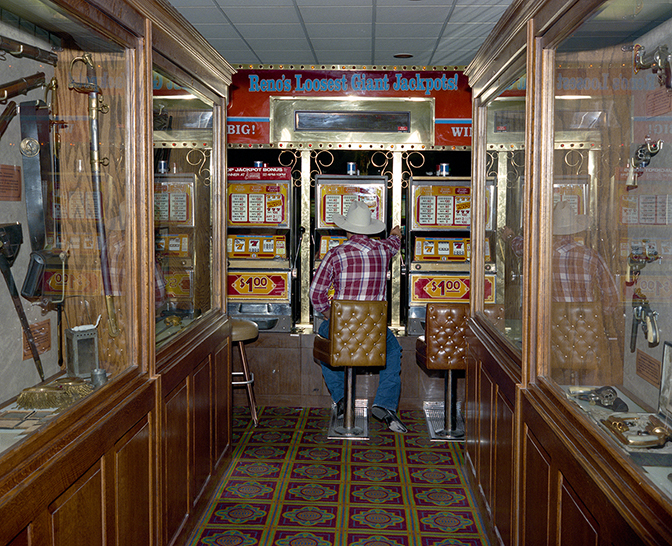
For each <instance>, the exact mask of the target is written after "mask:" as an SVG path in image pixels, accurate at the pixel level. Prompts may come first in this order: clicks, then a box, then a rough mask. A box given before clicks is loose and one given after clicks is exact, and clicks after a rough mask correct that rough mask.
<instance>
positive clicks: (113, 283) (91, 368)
mask: <svg viewBox="0 0 672 546" xmlns="http://www.w3.org/2000/svg"><path fill="white" fill-rule="evenodd" d="M109 24H110V25H114V23H112V22H109ZM112 28H113V27H112ZM119 34H120V39H121V36H123V31H122V32H120V33H119ZM0 50H1V51H0V53H2V55H0V139H1V141H0V181H1V183H0V219H1V221H0V269H2V273H3V281H0V284H2V287H1V288H0V315H1V316H2V317H3V328H2V333H1V334H0V351H2V355H3V365H2V366H1V367H0V451H2V450H3V449H5V448H7V447H8V446H10V445H13V444H14V443H15V442H17V441H20V440H21V439H22V438H25V437H26V435H28V434H30V432H31V431H34V430H37V429H39V428H40V426H41V425H42V424H44V423H47V422H50V420H53V418H54V416H55V415H56V414H58V413H59V412H61V411H63V410H64V409H67V408H68V407H70V406H71V405H73V404H75V403H76V402H77V401H78V400H80V399H81V398H82V397H84V396H89V395H91V393H93V392H94V390H95V389H99V388H102V387H103V385H104V384H105V383H106V382H107V381H110V380H113V379H114V377H116V376H117V375H119V374H120V373H121V372H122V371H123V370H125V369H126V368H127V367H128V366H129V362H132V361H134V359H132V358H130V355H129V354H128V343H127V341H128V336H127V332H128V318H129V316H131V313H129V309H128V305H129V299H128V294H129V286H130V280H129V278H128V275H127V267H126V266H127V264H128V263H129V262H128V255H129V249H128V248H127V246H126V244H125V241H126V228H127V224H128V221H127V216H126V213H127V208H126V199H127V188H128V182H129V180H128V173H129V169H128V157H129V150H130V149H131V145H130V143H129V142H128V130H127V127H128V126H129V122H130V120H131V118H130V112H129V107H128V105H129V93H128V90H129V89H130V88H131V87H132V86H133V85H134V84H133V81H134V73H133V70H132V66H133V65H132V59H133V55H132V54H131V53H130V52H129V50H127V49H125V48H124V47H122V46H120V45H118V44H116V43H113V42H112V41H111V40H109V39H107V38H105V37H102V36H100V35H98V34H97V33H95V32H93V31H92V30H91V29H89V28H88V27H86V26H85V25H83V24H82V23H81V21H79V20H76V19H75V18H71V17H70V15H69V14H68V13H67V12H66V11H64V10H63V9H62V8H61V7H59V6H58V5H55V4H51V3H49V2H41V1H39V0H36V1H34V2H30V3H26V2H18V1H12V0H7V1H3V2H2V8H0ZM38 384H39V385H38ZM14 397H16V399H14ZM4 401H8V402H6V403H3V402H4Z"/></svg>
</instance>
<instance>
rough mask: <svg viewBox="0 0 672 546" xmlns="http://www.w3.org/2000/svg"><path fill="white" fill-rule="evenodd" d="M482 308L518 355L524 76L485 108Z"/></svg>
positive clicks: (519, 341)
mask: <svg viewBox="0 0 672 546" xmlns="http://www.w3.org/2000/svg"><path fill="white" fill-rule="evenodd" d="M485 109H486V123H487V135H486V136H487V138H486V145H485V155H486V165H485V169H486V172H485V177H484V178H485V188H484V189H485V191H484V196H485V201H486V203H485V211H486V212H485V214H486V218H485V239H484V241H483V248H484V254H483V259H484V262H485V263H484V272H485V274H484V279H483V282H484V304H485V311H486V318H487V319H488V320H489V321H490V322H491V324H492V325H493V326H494V327H495V328H497V330H499V331H500V332H501V333H502V334H503V335H504V336H505V337H506V338H507V339H508V340H509V341H510V342H511V343H512V344H513V346H514V347H515V348H516V349H518V350H520V348H521V343H522V337H521V336H522V334H521V330H522V307H523V301H522V293H523V292H522V291H523V260H522V257H523V238H524V233H523V198H524V196H523V190H524V181H525V171H524V165H525V147H524V143H525V75H524V74H523V75H522V76H520V77H519V78H518V79H516V81H514V82H513V83H512V84H511V85H510V86H508V87H507V88H506V89H504V90H503V91H501V92H500V93H499V94H498V95H497V96H496V97H495V98H494V99H492V100H491V101H490V102H489V103H488V104H487V105H486V107H485Z"/></svg>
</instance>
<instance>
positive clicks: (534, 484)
mask: <svg viewBox="0 0 672 546" xmlns="http://www.w3.org/2000/svg"><path fill="white" fill-rule="evenodd" d="M524 428H525V430H524V443H523V468H522V476H523V483H522V491H523V503H522V518H521V525H522V529H521V537H522V538H523V545H525V546H543V545H544V544H549V545H550V544H553V542H552V538H553V537H552V536H551V534H550V514H549V510H550V509H551V505H550V499H551V459H550V457H549V456H548V454H547V453H546V451H545V450H544V448H543V447H542V446H541V444H540V443H539V441H538V440H537V438H536V437H535V436H534V434H533V433H532V431H530V429H529V428H527V427H524Z"/></svg>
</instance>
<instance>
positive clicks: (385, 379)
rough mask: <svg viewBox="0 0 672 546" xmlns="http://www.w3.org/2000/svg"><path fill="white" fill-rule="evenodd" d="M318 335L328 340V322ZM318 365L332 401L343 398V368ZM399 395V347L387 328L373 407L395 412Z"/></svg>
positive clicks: (322, 325) (321, 326)
mask: <svg viewBox="0 0 672 546" xmlns="http://www.w3.org/2000/svg"><path fill="white" fill-rule="evenodd" d="M319 334H320V335H321V336H322V337H326V338H329V321H328V320H325V321H324V322H323V323H322V324H320V329H319ZM320 364H321V365H322V376H323V377H324V382H325V383H326V384H327V388H328V389H329V393H330V394H331V397H332V398H333V399H334V401H335V402H338V401H339V400H341V399H342V398H343V396H344V383H345V370H344V369H343V368H332V367H331V366H329V365H327V364H325V363H324V362H320ZM400 394H401V345H399V342H398V341H397V338H396V337H395V336H394V334H393V333H392V330H390V329H389V328H388V329H387V359H386V365H385V367H384V368H381V369H380V376H379V379H378V390H377V391H376V397H375V399H374V400H373V405H374V406H380V407H383V408H386V409H390V410H394V411H396V410H397V406H398V405H399V395H400Z"/></svg>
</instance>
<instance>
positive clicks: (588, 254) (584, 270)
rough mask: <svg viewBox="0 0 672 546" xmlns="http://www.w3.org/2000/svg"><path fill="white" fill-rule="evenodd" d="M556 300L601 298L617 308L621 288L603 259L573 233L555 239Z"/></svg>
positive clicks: (605, 306)
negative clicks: (619, 288)
mask: <svg viewBox="0 0 672 546" xmlns="http://www.w3.org/2000/svg"><path fill="white" fill-rule="evenodd" d="M552 280H553V283H552V294H553V301H556V302H593V301H597V300H598V299H599V300H601V301H602V305H603V306H604V309H605V311H614V310H615V309H616V306H617V304H618V301H619V299H618V289H617V288H616V283H615V282H614V278H613V276H612V275H611V272H610V271H609V268H608V267H607V264H606V263H605V261H604V259H602V257H601V256H600V255H599V254H598V253H597V252H595V251H593V250H592V249H590V248H588V247H587V246H585V245H582V244H581V243H578V242H576V241H575V240H574V239H572V238H571V237H560V238H557V239H556V240H555V241H554V242H553V279H552Z"/></svg>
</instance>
